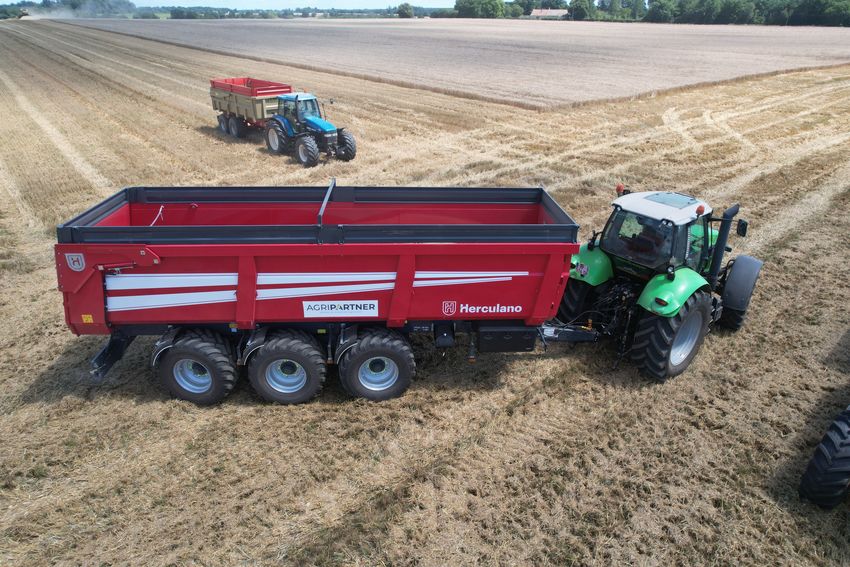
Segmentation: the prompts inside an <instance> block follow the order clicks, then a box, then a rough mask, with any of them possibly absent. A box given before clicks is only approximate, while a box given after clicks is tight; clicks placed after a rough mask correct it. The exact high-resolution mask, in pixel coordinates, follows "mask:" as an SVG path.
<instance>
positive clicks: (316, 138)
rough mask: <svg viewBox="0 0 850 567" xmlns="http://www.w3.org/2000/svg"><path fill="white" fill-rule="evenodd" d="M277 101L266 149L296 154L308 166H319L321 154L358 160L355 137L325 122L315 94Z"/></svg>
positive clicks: (269, 121) (269, 120)
mask: <svg viewBox="0 0 850 567" xmlns="http://www.w3.org/2000/svg"><path fill="white" fill-rule="evenodd" d="M277 98H278V104H279V107H278V111H277V113H276V114H275V115H274V116H273V117H271V118H270V119H268V120H267V121H266V131H265V136H266V146H268V148H269V151H270V152H271V153H273V154H284V153H294V155H295V158H296V159H297V160H298V162H299V163H300V164H301V165H303V166H304V167H313V166H314V165H316V164H317V163H318V162H319V156H320V154H321V153H325V154H326V155H327V156H328V157H335V158H337V159H341V160H342V161H351V160H353V159H354V156H356V155H357V144H356V143H355V141H354V136H353V135H352V134H351V132H349V131H347V130H345V129H344V128H337V127H336V126H334V125H333V124H331V123H330V122H328V121H327V120H325V117H324V116H322V114H323V113H322V107H321V105H320V104H319V101H318V100H316V97H315V96H314V95H311V94H307V93H289V94H284V95H280V96H278V97H277ZM331 102H333V101H331Z"/></svg>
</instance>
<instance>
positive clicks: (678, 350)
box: [670, 312, 702, 366]
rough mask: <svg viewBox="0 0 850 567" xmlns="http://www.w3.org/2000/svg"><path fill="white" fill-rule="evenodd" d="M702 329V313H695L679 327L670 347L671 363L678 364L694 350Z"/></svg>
mask: <svg viewBox="0 0 850 567" xmlns="http://www.w3.org/2000/svg"><path fill="white" fill-rule="evenodd" d="M701 330H702V315H700V314H699V312H697V313H694V314H693V315H691V316H690V317H688V318H687V319H685V322H684V323H683V324H682V326H681V327H679V330H678V331H677V332H676V336H675V337H673V346H672V347H670V364H672V365H673V366H678V365H680V364H682V363H683V362H684V361H685V359H686V358H688V356H689V355H690V354H691V352H693V350H694V347H695V346H696V344H697V340H698V339H699V335H700V331H701Z"/></svg>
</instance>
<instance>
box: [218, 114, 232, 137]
mask: <svg viewBox="0 0 850 567" xmlns="http://www.w3.org/2000/svg"><path fill="white" fill-rule="evenodd" d="M218 129H219V130H220V131H221V132H222V133H223V134H230V132H229V131H228V130H227V116H225V115H224V114H219V115H218Z"/></svg>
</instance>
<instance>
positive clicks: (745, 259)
mask: <svg viewBox="0 0 850 567" xmlns="http://www.w3.org/2000/svg"><path fill="white" fill-rule="evenodd" d="M762 265H763V262H762V261H761V260H758V259H756V258H753V257H752V256H738V257H737V258H735V259H734V260H732V261H731V262H730V263H729V267H728V268H727V273H726V276H725V278H724V279H723V295H722V305H723V311H722V312H721V313H720V320H719V321H718V323H719V324H720V325H721V326H723V327H725V328H727V329H730V330H732V331H737V330H738V329H740V328H741V327H743V326H744V321H746V319H747V309H748V308H749V306H750V299H751V298H752V296H753V291H754V290H755V287H756V280H758V277H759V274H760V273H761V267H762Z"/></svg>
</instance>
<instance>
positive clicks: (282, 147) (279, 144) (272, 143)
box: [266, 121, 286, 154]
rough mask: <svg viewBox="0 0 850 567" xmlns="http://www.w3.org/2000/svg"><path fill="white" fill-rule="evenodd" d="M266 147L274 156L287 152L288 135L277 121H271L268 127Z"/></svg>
mask: <svg viewBox="0 0 850 567" xmlns="http://www.w3.org/2000/svg"><path fill="white" fill-rule="evenodd" d="M266 147H267V148H268V149H269V151H270V152H271V153H273V154H282V153H285V152H286V134H285V133H284V132H283V128H282V127H281V126H280V124H278V123H277V122H276V121H271V122H269V123H268V124H267V125H266Z"/></svg>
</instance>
